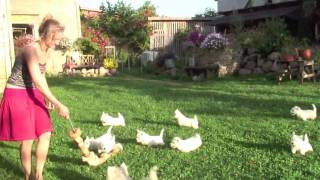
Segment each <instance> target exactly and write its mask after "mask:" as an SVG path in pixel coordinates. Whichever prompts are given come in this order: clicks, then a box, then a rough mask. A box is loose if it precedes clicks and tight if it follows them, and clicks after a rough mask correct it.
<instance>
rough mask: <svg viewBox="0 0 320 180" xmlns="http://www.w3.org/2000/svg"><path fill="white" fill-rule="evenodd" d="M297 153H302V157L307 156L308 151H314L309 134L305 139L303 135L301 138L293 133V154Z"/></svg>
mask: <svg viewBox="0 0 320 180" xmlns="http://www.w3.org/2000/svg"><path fill="white" fill-rule="evenodd" d="M297 151H298V152H300V154H301V155H305V153H306V152H308V151H313V148H312V146H311V144H310V143H309V138H308V135H307V134H305V135H304V137H303V135H301V136H299V135H295V133H293V135H292V139H291V152H292V153H293V154H295V153H296V152H297Z"/></svg>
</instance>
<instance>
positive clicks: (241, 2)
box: [218, 0, 249, 12]
mask: <svg viewBox="0 0 320 180" xmlns="http://www.w3.org/2000/svg"><path fill="white" fill-rule="evenodd" d="M248 2H249V0H223V1H218V12H225V11H232V10H235V9H243V8H245V7H246V6H247V4H248Z"/></svg>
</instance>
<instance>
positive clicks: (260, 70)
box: [253, 68, 263, 74]
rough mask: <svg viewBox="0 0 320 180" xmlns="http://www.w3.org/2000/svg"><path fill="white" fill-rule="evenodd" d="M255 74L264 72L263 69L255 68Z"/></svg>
mask: <svg viewBox="0 0 320 180" xmlns="http://www.w3.org/2000/svg"><path fill="white" fill-rule="evenodd" d="M253 74H263V70H262V69H261V68H255V69H254V70H253Z"/></svg>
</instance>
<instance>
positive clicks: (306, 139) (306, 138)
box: [304, 134, 309, 142]
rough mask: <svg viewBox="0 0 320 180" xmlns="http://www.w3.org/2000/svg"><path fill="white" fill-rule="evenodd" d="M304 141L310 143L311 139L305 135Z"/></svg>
mask: <svg viewBox="0 0 320 180" xmlns="http://www.w3.org/2000/svg"><path fill="white" fill-rule="evenodd" d="M304 140H305V141H308V142H309V138H308V135H307V134H305V135H304Z"/></svg>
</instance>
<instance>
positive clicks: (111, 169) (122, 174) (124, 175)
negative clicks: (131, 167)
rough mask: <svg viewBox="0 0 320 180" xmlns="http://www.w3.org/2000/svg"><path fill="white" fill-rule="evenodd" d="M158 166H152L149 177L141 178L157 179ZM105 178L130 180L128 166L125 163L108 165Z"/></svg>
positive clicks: (145, 179)
mask: <svg viewBox="0 0 320 180" xmlns="http://www.w3.org/2000/svg"><path fill="white" fill-rule="evenodd" d="M157 171H158V167H157V166H153V167H152V168H151V169H150V171H149V177H144V178H142V180H158V175H157ZM107 180H132V178H131V177H129V172H128V167H127V165H126V164H125V163H122V164H121V165H120V166H119V167H118V166H108V170H107Z"/></svg>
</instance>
